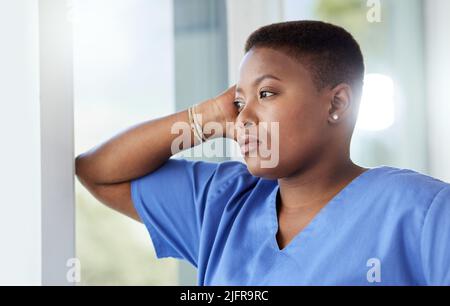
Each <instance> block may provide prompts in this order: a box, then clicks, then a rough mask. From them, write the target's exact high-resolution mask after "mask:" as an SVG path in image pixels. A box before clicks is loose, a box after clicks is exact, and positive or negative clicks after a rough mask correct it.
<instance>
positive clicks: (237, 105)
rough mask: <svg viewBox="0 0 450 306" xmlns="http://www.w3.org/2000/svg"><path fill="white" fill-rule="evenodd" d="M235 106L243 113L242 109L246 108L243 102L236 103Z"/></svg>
mask: <svg viewBox="0 0 450 306" xmlns="http://www.w3.org/2000/svg"><path fill="white" fill-rule="evenodd" d="M234 105H235V106H236V107H237V109H238V111H241V110H242V108H243V107H244V106H245V103H244V102H242V101H238V100H237V101H234Z"/></svg>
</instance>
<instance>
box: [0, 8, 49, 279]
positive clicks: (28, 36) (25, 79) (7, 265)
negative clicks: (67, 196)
mask: <svg viewBox="0 0 450 306" xmlns="http://www.w3.org/2000/svg"><path fill="white" fill-rule="evenodd" d="M0 37H1V41H0V67H1V69H0V105H1V111H0V139H1V153H0V155H1V157H0V169H1V172H0V189H1V192H0V194H1V199H0V210H1V212H0V284H11V283H14V284H38V283H40V261H41V256H40V254H41V252H40V245H41V244H40V242H41V237H40V226H41V223H40V211H41V210H40V205H39V204H40V201H39V199H40V195H41V193H40V163H39V161H40V141H39V124H40V120H39V69H38V67H39V61H38V59H39V52H38V46H39V44H38V2H37V1H33V0H14V1H10V0H0Z"/></svg>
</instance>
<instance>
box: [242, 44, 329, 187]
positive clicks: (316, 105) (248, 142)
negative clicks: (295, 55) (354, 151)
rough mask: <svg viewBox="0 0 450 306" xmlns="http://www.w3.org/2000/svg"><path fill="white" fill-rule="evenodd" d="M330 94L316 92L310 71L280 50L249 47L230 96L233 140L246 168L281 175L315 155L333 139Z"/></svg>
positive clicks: (304, 164) (255, 172)
mask: <svg viewBox="0 0 450 306" xmlns="http://www.w3.org/2000/svg"><path fill="white" fill-rule="evenodd" d="M332 94H333V93H332V92H331V91H330V90H329V89H326V90H325V89H324V90H320V91H319V90H318V89H317V87H316V86H315V84H314V83H313V80H312V77H311V75H310V72H309V71H308V70H307V69H306V68H305V67H304V66H303V65H302V64H301V63H299V62H298V61H296V60H295V59H292V58H291V57H289V56H287V55H285V54H284V53H283V52H280V51H276V50H273V49H269V48H256V49H252V50H250V51H249V52H248V53H247V54H246V55H245V57H244V59H243V61H242V63H241V66H240V74H239V80H238V83H237V88H236V99H235V101H236V102H235V104H236V106H237V107H238V109H239V115H238V117H237V125H238V133H237V134H238V140H239V143H240V144H241V151H242V154H243V155H244V158H245V161H246V163H247V166H248V169H249V171H250V172H251V173H252V174H253V175H255V176H258V177H264V178H270V179H278V178H284V177H289V176H291V175H293V174H294V173H296V172H297V171H299V170H301V169H302V168H304V167H308V165H310V164H312V163H314V162H315V161H316V160H317V159H318V158H320V155H321V154H322V152H324V150H325V149H326V147H327V143H329V142H330V140H331V137H332V133H331V131H330V124H329V117H330V108H331V107H332V105H331V103H330V101H331V100H332ZM277 124H278V126H279V130H278V131H277V130H276V125H277ZM263 127H264V128H263ZM266 132H267V137H265V135H263V134H265V133H266ZM265 138H267V139H265ZM277 146H278V148H277ZM268 153H269V154H268ZM269 155H270V156H269ZM270 160H272V162H271V161H270Z"/></svg>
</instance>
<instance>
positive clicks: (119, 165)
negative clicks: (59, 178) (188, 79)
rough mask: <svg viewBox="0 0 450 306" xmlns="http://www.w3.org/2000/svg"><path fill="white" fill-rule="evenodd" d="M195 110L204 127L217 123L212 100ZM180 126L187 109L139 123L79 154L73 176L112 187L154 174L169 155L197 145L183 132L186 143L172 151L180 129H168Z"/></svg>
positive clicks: (187, 117)
mask: <svg viewBox="0 0 450 306" xmlns="http://www.w3.org/2000/svg"><path fill="white" fill-rule="evenodd" d="M196 111H197V112H198V113H199V114H201V115H202V119H203V120H202V121H203V123H204V124H206V123H207V122H211V121H220V120H221V118H220V113H219V112H218V111H217V107H216V106H215V105H214V101H213V100H208V101H205V102H203V103H201V104H199V105H198V107H197V108H196ZM180 123H181V125H183V124H184V126H187V125H188V124H189V116H188V112H187V110H184V111H181V112H178V113H176V114H173V115H170V116H166V117H163V118H159V119H155V120H151V121H147V122H143V123H141V124H138V125H136V126H133V127H131V128H129V129H127V130H125V131H123V132H121V133H120V134H118V135H116V136H114V137H113V138H111V139H110V140H108V141H106V142H104V143H102V144H101V145H98V146H96V147H94V148H93V149H91V150H89V151H88V152H86V153H83V154H81V155H79V156H78V157H77V158H76V174H77V176H78V177H79V178H80V179H82V180H84V181H88V182H91V183H95V184H115V183H121V182H126V181H130V180H132V179H134V178H137V177H140V176H143V175H145V174H148V173H151V172H153V171H155V170H156V169H158V168H159V167H160V166H161V165H162V164H164V163H165V162H166V161H167V160H168V159H169V158H170V157H171V156H172V155H173V154H176V153H178V152H179V151H181V150H185V149H188V148H190V147H192V146H194V145H196V144H198V143H199V142H198V141H196V139H195V137H194V135H193V133H192V131H191V130H190V129H187V131H188V133H189V135H188V138H187V139H189V142H183V143H182V145H181V146H180V147H178V146H177V148H175V151H173V149H174V147H173V145H172V144H173V142H174V140H175V139H176V138H177V137H180V135H181V133H183V130H178V131H176V132H175V133H172V127H174V126H175V124H180ZM184 132H185V133H186V129H185V130H184ZM185 136H186V135H185Z"/></svg>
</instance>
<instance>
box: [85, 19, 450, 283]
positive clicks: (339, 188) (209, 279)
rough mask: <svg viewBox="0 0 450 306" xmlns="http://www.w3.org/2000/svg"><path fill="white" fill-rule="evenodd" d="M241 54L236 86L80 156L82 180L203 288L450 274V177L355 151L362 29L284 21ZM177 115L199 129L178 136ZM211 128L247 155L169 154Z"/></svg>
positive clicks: (427, 278)
mask: <svg viewBox="0 0 450 306" xmlns="http://www.w3.org/2000/svg"><path fill="white" fill-rule="evenodd" d="M245 51H246V54H245V57H244V59H243V61H242V64H241V66H240V75H239V81H238V84H237V86H236V87H232V88H230V89H228V90H227V91H225V92H224V93H222V94H221V95H219V96H218V97H216V98H213V99H209V100H207V101H204V102H202V103H200V104H198V105H196V107H194V108H189V110H186V111H182V112H179V113H176V114H173V115H170V116H167V117H164V118H160V119H157V120H152V121H149V122H144V123H142V124H139V125H137V126H134V127H132V128H130V129H128V130H127V131H125V132H123V133H121V134H120V135H117V136H116V137H114V138H112V139H111V140H109V141H107V142H106V143H104V144H101V145H99V146H98V147H96V148H94V149H92V150H90V151H89V152H86V153H85V154H81V155H80V156H78V157H77V159H76V172H77V175H78V178H79V179H80V181H81V182H82V183H83V184H84V186H86V188H87V189H88V190H89V191H90V192H91V193H92V194H93V195H94V196H96V197H97V198H98V199H99V200H100V201H101V202H103V203H105V204H106V205H108V206H110V207H111V208H113V209H116V210H118V211H119V212H121V213H123V214H125V215H128V216H130V217H132V218H134V219H136V220H138V221H142V222H143V223H144V224H145V225H146V227H147V229H148V231H149V233H150V236H151V238H152V242H153V245H154V247H155V250H156V253H157V256H158V258H161V257H175V258H182V259H185V260H187V261H189V262H190V263H191V264H193V265H194V266H195V267H197V268H198V284H199V285H309V284H314V285H370V284H382V285H393V284H398V285H426V284H447V285H448V284H450V185H449V184H446V183H444V182H442V181H439V180H437V179H433V178H431V177H428V176H425V175H422V174H419V173H417V172H414V171H411V170H406V169H397V168H393V167H387V166H380V167H376V168H371V169H367V168H362V167H360V166H358V165H356V164H354V163H353V162H352V161H351V159H350V153H349V148H350V142H351V137H352V133H353V130H354V126H355V122H356V117H357V113H358V103H359V100H360V97H361V91H362V82H363V76H364V63H363V56H362V54H361V51H360V48H359V46H358V44H357V42H356V41H355V40H354V39H353V37H352V36H351V35H350V34H349V33H348V32H346V31H345V30H344V29H342V28H339V27H336V26H334V25H331V24H327V23H322V22H316V21H295V22H285V23H278V24H272V25H269V26H265V27H262V28H260V29H258V30H257V31H255V32H254V33H253V34H252V35H251V36H250V37H249V39H248V41H247V43H246V47H245ZM199 115H201V117H202V121H201V122H200V120H198V118H199ZM213 122H215V123H218V124H219V128H217V129H216V130H215V131H216V132H217V131H218V130H219V131H221V132H220V133H213V131H212V130H210V129H207V128H206V125H207V124H208V123H213ZM230 122H234V123H236V125H234V126H231V125H229V124H227V123H230ZM179 123H185V124H186V125H187V124H189V126H190V127H192V129H190V130H189V136H190V137H189V138H188V139H189V142H188V143H186V142H184V143H182V144H181V147H179V146H178V145H176V146H174V145H173V144H174V142H176V140H177V137H179V136H180V135H179V134H177V133H175V134H172V133H171V129H172V127H173V126H174V125H176V124H179ZM263 123H270V124H272V123H277V125H276V127H277V128H276V129H271V128H266V129H265V130H264V129H258V127H260V126H263ZM266 126H267V125H266ZM234 131H236V132H237V134H236V135H235V134H234V133H233V132H234ZM263 133H265V134H266V135H262V134H263ZM263 136H267V137H263ZM215 137H230V138H233V139H235V140H236V141H238V142H239V144H240V145H241V150H242V154H243V155H244V157H245V163H246V164H243V163H240V162H235V161H228V162H223V163H209V162H203V161H196V162H193V161H187V160H182V159H169V158H170V157H171V156H172V155H173V154H174V153H177V151H179V150H182V149H186V148H188V147H191V146H194V145H197V144H199V143H200V142H202V141H204V140H207V139H211V138H215ZM174 147H176V148H178V150H173V148H174ZM263 148H270V153H271V154H270V155H271V156H270V157H268V155H263V154H261V152H263ZM273 157H275V158H273ZM268 159H271V161H275V162H274V163H273V162H272V163H264V162H266V161H267V160H268Z"/></svg>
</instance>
